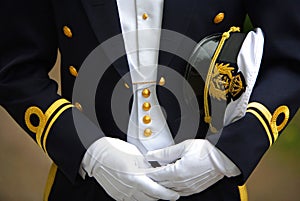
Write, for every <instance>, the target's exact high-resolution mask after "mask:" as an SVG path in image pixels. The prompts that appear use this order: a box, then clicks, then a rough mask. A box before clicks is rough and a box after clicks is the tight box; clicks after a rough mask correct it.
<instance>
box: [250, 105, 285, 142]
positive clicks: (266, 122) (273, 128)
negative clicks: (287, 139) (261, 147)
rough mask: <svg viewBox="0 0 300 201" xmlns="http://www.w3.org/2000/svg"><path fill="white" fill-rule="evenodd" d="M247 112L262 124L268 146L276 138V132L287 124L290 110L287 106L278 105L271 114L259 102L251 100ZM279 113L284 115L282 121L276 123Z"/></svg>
mask: <svg viewBox="0 0 300 201" xmlns="http://www.w3.org/2000/svg"><path fill="white" fill-rule="evenodd" d="M247 112H249V113H251V114H253V115H254V116H255V117H256V118H257V119H258V120H259V121H260V122H261V124H262V125H263V127H264V129H265V131H266V133H267V135H268V139H269V143H270V146H271V145H272V144H273V143H274V142H275V141H276V140H277V138H278V135H279V134H278V133H279V132H280V131H282V130H283V129H284V127H285V126H286V125H287V123H288V121H289V117H290V110H289V108H288V107H287V106H285V105H282V106H280V107H278V108H277V109H276V110H275V112H274V113H273V114H271V112H270V111H269V110H268V109H267V108H266V107H265V106H264V105H263V104H261V103H258V102H252V103H249V104H248V107H247ZM279 115H284V118H283V121H282V122H281V123H280V124H279V125H278V124H277V119H278V117H279Z"/></svg>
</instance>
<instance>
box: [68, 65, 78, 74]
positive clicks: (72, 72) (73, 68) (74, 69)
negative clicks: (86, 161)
mask: <svg viewBox="0 0 300 201" xmlns="http://www.w3.org/2000/svg"><path fill="white" fill-rule="evenodd" d="M69 72H70V74H71V75H73V76H74V77H77V76H78V72H77V70H76V68H75V67H74V66H70V67H69Z"/></svg>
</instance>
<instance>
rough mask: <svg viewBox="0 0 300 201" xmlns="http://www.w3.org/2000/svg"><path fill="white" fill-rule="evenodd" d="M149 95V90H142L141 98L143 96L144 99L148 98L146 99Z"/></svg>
mask: <svg viewBox="0 0 300 201" xmlns="http://www.w3.org/2000/svg"><path fill="white" fill-rule="evenodd" d="M150 94H151V92H150V90H149V89H144V90H143V91H142V96H143V97H144V98H148V97H149V96H150Z"/></svg>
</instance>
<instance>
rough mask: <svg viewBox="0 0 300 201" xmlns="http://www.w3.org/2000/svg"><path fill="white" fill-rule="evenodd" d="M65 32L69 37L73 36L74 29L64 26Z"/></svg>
mask: <svg viewBox="0 0 300 201" xmlns="http://www.w3.org/2000/svg"><path fill="white" fill-rule="evenodd" d="M63 32H64V34H65V36H67V37H68V38H72V36H73V34H72V31H71V29H70V28H69V27H67V26H64V27H63Z"/></svg>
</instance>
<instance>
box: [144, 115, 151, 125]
mask: <svg viewBox="0 0 300 201" xmlns="http://www.w3.org/2000/svg"><path fill="white" fill-rule="evenodd" d="M143 122H144V124H149V123H150V122H151V117H150V116H149V115H145V116H144V117H143Z"/></svg>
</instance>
